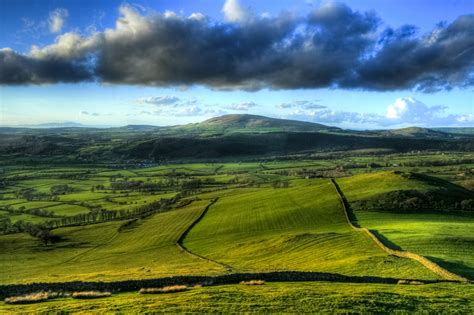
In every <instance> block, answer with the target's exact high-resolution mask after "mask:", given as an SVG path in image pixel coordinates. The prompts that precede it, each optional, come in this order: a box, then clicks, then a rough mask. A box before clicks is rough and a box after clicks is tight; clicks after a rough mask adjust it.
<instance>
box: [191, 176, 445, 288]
mask: <svg viewBox="0 0 474 315" xmlns="http://www.w3.org/2000/svg"><path fill="white" fill-rule="evenodd" d="M185 245H186V246H187V247H188V248H189V249H190V250H191V251H193V252H196V253H198V254H200V255H202V256H206V257H210V258H212V259H214V260H217V261H221V262H224V263H226V264H228V265H231V266H232V267H234V268H235V269H236V270H238V271H269V270H304V271H324V272H336V273H342V274H346V275H351V274H352V275H374V276H387V277H401V278H424V279H432V278H436V275H434V274H432V273H431V272H429V271H427V270H426V269H425V268H423V267H422V266H420V265H419V264H417V263H414V262H411V261H409V260H406V259H400V258H396V257H390V256H388V255H386V254H385V253H383V252H382V251H381V250H380V249H379V248H378V247H377V246H376V245H375V244H374V243H373V242H372V241H371V240H370V239H369V238H367V237H366V236H365V235H364V234H362V233H358V232H354V231H352V230H351V229H350V228H349V226H348V225H347V223H346V221H345V216H344V213H343V210H342V207H341V204H340V203H339V200H338V197H337V194H336V191H335V189H334V187H333V186H332V184H331V183H330V182H329V181H328V180H299V181H292V183H291V187H290V188H287V189H273V188H262V189H253V190H249V191H246V192H243V193H235V194H230V195H229V196H224V197H222V198H220V199H219V200H218V201H217V202H216V203H215V204H214V205H213V206H212V207H211V208H210V209H209V212H208V213H207V214H206V216H205V217H204V218H203V220H202V221H201V222H200V223H199V224H198V225H196V226H195V228H193V229H192V230H191V232H190V233H189V235H188V237H187V238H186V239H185Z"/></svg>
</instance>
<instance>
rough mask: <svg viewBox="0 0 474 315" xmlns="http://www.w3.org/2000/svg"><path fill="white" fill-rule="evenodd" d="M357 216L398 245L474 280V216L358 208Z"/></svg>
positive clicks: (366, 225) (361, 222)
mask: <svg viewBox="0 0 474 315" xmlns="http://www.w3.org/2000/svg"><path fill="white" fill-rule="evenodd" d="M356 217H357V220H358V222H359V223H360V224H361V225H362V226H364V227H367V228H369V229H373V230H377V231H378V232H379V233H381V234H382V235H383V236H384V237H386V238H387V239H388V240H389V241H390V242H391V243H393V244H394V245H395V246H399V247H401V248H402V249H404V250H409V251H413V252H416V253H418V254H421V255H424V256H427V257H430V258H432V259H433V260H434V261H436V262H438V263H440V264H441V265H443V266H445V267H446V268H448V269H449V270H451V271H454V272H457V273H459V274H461V275H464V276H466V277H469V278H470V279H474V215H468V214H464V215H456V214H455V213H451V214H429V213H427V214H416V213H415V214H414V213H389V212H368V211H357V212H356Z"/></svg>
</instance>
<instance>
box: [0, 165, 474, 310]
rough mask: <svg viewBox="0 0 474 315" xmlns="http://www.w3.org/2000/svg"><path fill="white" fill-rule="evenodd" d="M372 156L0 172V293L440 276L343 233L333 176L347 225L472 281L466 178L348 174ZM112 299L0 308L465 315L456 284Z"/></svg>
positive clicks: (463, 292) (198, 291) (395, 171)
mask: <svg viewBox="0 0 474 315" xmlns="http://www.w3.org/2000/svg"><path fill="white" fill-rule="evenodd" d="M446 159H448V162H449V163H451V162H450V161H451V160H449V157H447V158H445V160H446ZM375 161H378V157H357V158H341V159H328V160H298V161H295V162H292V161H282V162H278V161H268V162H242V163H199V164H170V165H150V166H146V167H128V168H125V167H120V168H119V169H112V168H111V167H107V166H104V165H96V166H93V167H92V166H76V167H69V168H61V167H59V168H51V167H44V166H30V167H29V168H28V167H26V166H23V167H22V168H21V169H17V168H15V167H14V166H8V167H5V168H4V170H3V173H2V176H3V182H2V183H3V189H2V192H1V193H0V229H1V231H2V235H0V249H1V250H0V289H1V286H2V285H6V284H29V283H32V282H45V283H53V282H69V281H76V280H80V281H105V282H111V281H122V280H134V279H135V280H140V279H142V280H145V279H161V278H163V277H169V276H198V275H202V276H216V275H227V274H234V273H256V274H259V273H264V272H273V271H304V272H315V273H317V272H319V273H330V274H336V275H342V276H355V277H359V278H358V279H369V278H367V277H370V276H372V277H376V278H377V279H382V280H383V279H392V280H393V279H394V281H395V282H394V283H396V282H397V281H398V280H401V281H404V279H412V280H416V281H418V282H420V281H421V283H424V282H429V281H440V280H442V278H441V277H440V276H439V275H437V274H435V273H433V272H431V271H430V270H428V269H427V268H426V267H424V266H423V265H421V264H420V263H418V262H416V261H413V260H410V259H406V258H399V257H396V256H392V255H388V254H387V253H385V252H384V251H382V250H381V249H380V248H379V247H378V246H377V245H376V243H375V242H374V241H373V240H372V239H370V238H369V237H368V236H367V235H366V234H365V233H361V232H358V231H355V230H353V229H351V227H350V226H349V224H348V223H347V219H346V215H345V212H344V208H343V207H342V204H341V200H340V199H339V195H338V194H337V191H336V189H335V187H334V185H333V184H332V183H331V181H330V179H331V178H334V177H337V179H336V180H337V183H338V184H339V186H340V189H341V191H342V192H343V193H344V195H345V196H346V198H347V200H348V201H349V203H350V206H351V211H352V213H353V215H354V219H355V220H356V222H357V224H359V225H360V226H363V227H367V228H369V229H370V230H372V231H374V232H375V234H376V235H377V236H378V237H379V239H380V240H382V242H384V243H385V244H386V245H387V246H389V247H391V248H393V249H401V250H409V251H412V252H414V253H417V254H421V255H424V256H425V257H427V258H429V259H431V260H432V261H433V262H435V263H438V264H439V265H440V266H442V267H444V268H446V269H447V270H449V271H451V272H454V273H457V274H459V275H462V276H465V277H468V278H470V279H473V276H474V274H473V270H474V258H473V257H474V252H473V250H472V248H474V246H473V245H474V240H473V239H472V237H471V234H472V233H471V231H472V230H473V229H474V215H473V212H472V211H469V210H468V207H469V206H470V201H469V200H471V199H472V200H474V197H473V192H472V191H470V190H469V189H467V188H466V187H464V186H462V185H458V184H459V183H464V182H466V181H469V180H470V175H469V173H466V174H467V175H466V176H464V175H463V176H464V177H463V180H455V177H453V176H458V175H453V174H455V172H454V170H453V169H449V168H445V167H444V166H443V167H438V168H433V167H426V168H419V169H418V172H413V171H412V167H406V166H393V165H398V164H397V163H395V162H393V161H397V162H398V163H403V161H405V162H404V163H407V164H408V163H412V162H413V160H412V159H411V157H410V156H407V157H406V158H405V160H403V158H402V157H400V156H393V161H391V160H388V162H386V166H384V167H380V168H375V169H374V168H372V167H365V168H361V167H360V165H361V163H366V164H371V163H376V162H375ZM448 162H446V163H448ZM341 165H346V167H342V166H341ZM456 167H457V166H456ZM441 200H442V201H441ZM42 233H43V234H42ZM45 233H46V234H45ZM45 235H46V236H45ZM180 244H181V245H182V246H183V247H181V246H180ZM289 280H291V279H289ZM364 281H367V280H364ZM0 292H1V290H0ZM113 293H114V294H113V296H112V297H110V298H105V299H103V300H97V301H77V300H73V299H70V298H66V297H63V298H57V299H52V300H48V301H47V302H43V303H41V304H33V305H25V306H15V305H7V304H4V303H0V312H2V311H5V312H19V311H24V312H27V311H30V310H32V309H33V308H34V307H37V308H35V310H38V311H45V312H46V311H78V312H87V310H94V312H100V310H105V309H109V308H110V305H116V306H117V309H120V310H121V311H130V312H133V311H140V310H143V309H144V308H145V307H147V306H148V307H151V306H152V307H156V308H157V309H159V310H163V311H165V312H178V311H183V312H185V311H198V310H204V309H206V310H209V311H214V310H215V311H217V310H220V311H224V312H225V311H242V312H247V311H251V310H260V311H262V312H265V311H267V312H268V311H283V310H287V311H294V312H305V311H309V310H314V309H315V306H316V305H318V307H319V309H320V310H321V311H325V310H330V309H332V308H334V307H336V308H338V309H340V310H349V309H350V310H358V309H360V310H363V309H365V310H367V309H368V310H372V311H374V312H385V311H390V310H402V311H418V310H431V311H443V310H446V309H447V307H449V304H450V303H457V304H459V305H460V310H463V309H468V308H469V307H471V306H472V297H473V293H472V289H471V287H470V286H469V285H461V284H443V283H434V284H429V285H428V284H425V285H423V286H419V287H416V286H404V285H398V286H397V285H394V284H391V285H381V284H373V283H365V284H354V283H317V282H312V283H309V282H305V283H290V282H289V283H267V284H265V285H263V286H258V287H246V286H242V285H224V286H215V287H214V286H212V287H203V288H193V289H190V290H188V291H186V292H182V293H176V294H172V295H169V296H143V295H139V294H137V293H123V294H116V293H117V292H113ZM436 293H439V294H438V295H436ZM450 293H452V294H451V295H450ZM235 301H240V302H242V303H235ZM184 305H187V306H186V307H185V306H184ZM242 305H245V307H243V306H242ZM364 305H365V306H364ZM367 305H370V307H369V308H367V307H368V306H367ZM364 307H365V308H364Z"/></svg>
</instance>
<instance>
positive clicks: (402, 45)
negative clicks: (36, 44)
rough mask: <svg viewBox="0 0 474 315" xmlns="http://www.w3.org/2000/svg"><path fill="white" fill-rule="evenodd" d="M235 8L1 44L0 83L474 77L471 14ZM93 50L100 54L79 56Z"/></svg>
mask: <svg viewBox="0 0 474 315" xmlns="http://www.w3.org/2000/svg"><path fill="white" fill-rule="evenodd" d="M237 9H238V8H237ZM237 9H236V2H235V1H233V3H232V6H228V7H227V9H226V11H225V14H226V17H227V22H219V23H217V22H212V21H209V19H208V18H206V17H205V16H203V15H201V14H193V15H191V16H189V17H184V16H180V15H176V14H174V13H172V12H165V13H163V14H158V13H150V14H141V13H139V12H138V11H136V10H135V9H133V8H132V7H130V6H123V7H121V9H120V11H121V17H120V18H119V19H118V20H117V26H116V28H114V29H108V30H105V31H104V32H102V33H99V34H95V35H93V36H90V37H87V38H86V37H79V36H77V35H75V34H65V35H68V36H64V38H60V39H59V40H57V42H56V43H55V44H53V45H50V46H47V47H44V48H42V49H36V50H35V51H34V52H32V53H30V54H29V55H19V54H15V53H13V52H11V51H10V52H5V50H3V51H1V52H0V58H1V59H0V73H1V74H0V79H1V81H0V82H1V83H3V84H31V83H34V84H39V83H48V82H61V81H64V82H75V81H80V80H92V79H96V80H98V81H99V82H105V83H113V84H132V85H150V86H187V85H205V86H208V87H211V88H215V89H245V90H258V89H262V88H270V89H298V88H318V87H332V88H356V89H367V90H396V89H413V88H415V89H419V90H423V91H426V92H430V91H435V90H439V89H451V88H453V87H461V88H462V87H466V86H472V85H473V84H474V78H473V66H474V57H473V56H474V51H473V49H474V33H473V32H474V16H473V15H466V16H462V17H459V18H458V19H456V20H455V21H454V22H453V23H451V24H449V25H443V24H440V25H438V26H437V27H436V28H435V29H434V30H433V31H432V32H431V33H429V34H427V35H419V34H418V32H417V29H416V27H413V26H409V25H407V26H402V27H401V28H399V29H396V30H394V29H390V28H389V29H386V30H385V31H379V25H380V24H381V22H380V20H379V18H378V17H377V16H376V14H375V13H374V12H365V13H361V12H356V11H353V10H352V9H350V8H349V7H348V6H346V5H344V4H339V3H329V4H325V5H322V6H320V7H319V8H317V9H315V10H314V11H312V12H311V13H310V14H308V15H306V16H297V15H293V14H289V13H286V14H281V15H279V16H276V17H268V16H266V17H258V16H256V15H253V14H250V13H248V12H247V11H245V10H240V11H239V10H237ZM232 10H235V12H230V11H232ZM229 21H230V22H229ZM7 54H9V56H6V55H7ZM85 55H92V56H93V58H92V60H93V62H89V63H87V64H86V63H83V62H81V60H83V58H84V56H85ZM86 65H87V66H86ZM90 73H93V75H92V76H91V75H90Z"/></svg>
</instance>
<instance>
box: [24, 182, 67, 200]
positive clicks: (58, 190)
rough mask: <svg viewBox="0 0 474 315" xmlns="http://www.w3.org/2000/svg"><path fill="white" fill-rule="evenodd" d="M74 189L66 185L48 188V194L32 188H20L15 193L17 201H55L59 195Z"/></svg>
mask: <svg viewBox="0 0 474 315" xmlns="http://www.w3.org/2000/svg"><path fill="white" fill-rule="evenodd" d="M73 191H74V189H73V188H72V187H70V186H68V185H54V186H51V188H50V193H45V192H39V191H37V190H36V189H34V188H31V187H30V188H22V189H19V190H17V191H16V192H15V197H16V198H17V199H26V200H28V201H39V200H42V201H57V200H59V197H58V196H59V195H65V194H67V193H71V192H73Z"/></svg>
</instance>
